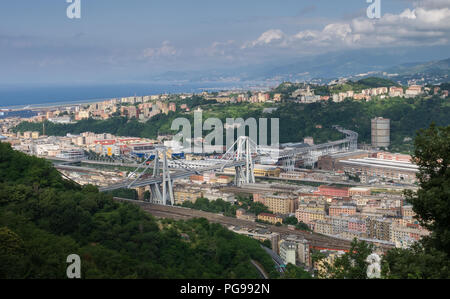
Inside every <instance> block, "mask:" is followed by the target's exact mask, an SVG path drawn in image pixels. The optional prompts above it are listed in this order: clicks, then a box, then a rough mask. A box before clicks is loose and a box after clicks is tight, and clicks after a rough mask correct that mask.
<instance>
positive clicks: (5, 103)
mask: <svg viewBox="0 0 450 299" xmlns="http://www.w3.org/2000/svg"><path fill="white" fill-rule="evenodd" d="M233 88H240V86H238V85H237V84H236V83H229V82H212V83H176V84H174V83H171V84H114V85H112V84H111V85H79V86H17V85H16V86H2V85H0V110H1V109H23V108H39V107H46V106H57V105H65V104H78V103H79V104H81V103H90V102H96V101H101V100H106V99H112V98H121V97H131V96H146V95H156V94H176V93H193V92H202V91H219V90H225V89H233Z"/></svg>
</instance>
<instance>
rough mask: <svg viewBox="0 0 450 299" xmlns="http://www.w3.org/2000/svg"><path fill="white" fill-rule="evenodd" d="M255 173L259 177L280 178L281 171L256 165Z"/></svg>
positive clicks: (268, 166) (273, 167)
mask: <svg viewBox="0 0 450 299" xmlns="http://www.w3.org/2000/svg"><path fill="white" fill-rule="evenodd" d="M253 173H254V174H255V176H257V177H279V176H280V173H281V169H280V168H278V167H275V166H270V165H255V168H254V171H253Z"/></svg>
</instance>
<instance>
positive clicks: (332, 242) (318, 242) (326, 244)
mask: <svg viewBox="0 0 450 299" xmlns="http://www.w3.org/2000/svg"><path fill="white" fill-rule="evenodd" d="M115 200H118V201H127V202H131V203H133V204H136V205H138V206H140V207H141V208H142V209H143V210H144V211H146V212H148V213H150V214H151V215H153V216H154V217H157V218H170V219H175V220H188V219H192V218H206V219H207V220H208V221H210V222H213V223H219V224H222V225H224V226H240V227H247V228H250V229H259V227H258V226H257V225H258V223H256V222H253V221H247V220H242V219H236V218H232V217H225V216H222V215H219V214H214V213H208V212H203V211H199V210H193V209H187V208H181V207H172V206H162V205H155V204H151V203H147V202H143V201H133V200H129V199H123V198H115ZM267 226H268V229H269V230H270V231H272V232H275V233H279V234H280V236H288V235H298V236H301V237H303V238H304V239H306V240H308V241H309V242H310V243H311V245H312V246H313V247H320V248H332V249H339V250H348V249H350V241H347V240H341V239H336V238H333V237H329V236H323V235H319V234H315V233H310V232H305V231H300V230H290V229H288V228H287V227H285V226H274V225H267Z"/></svg>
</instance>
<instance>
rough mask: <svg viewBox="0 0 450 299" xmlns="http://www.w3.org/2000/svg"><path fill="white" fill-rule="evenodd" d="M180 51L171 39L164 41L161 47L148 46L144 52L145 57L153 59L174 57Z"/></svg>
mask: <svg viewBox="0 0 450 299" xmlns="http://www.w3.org/2000/svg"><path fill="white" fill-rule="evenodd" d="M178 54H179V51H178V50H177V49H176V48H175V47H174V46H172V45H171V43H170V42H169V41H164V42H163V43H162V46H161V47H159V48H147V49H145V50H144V51H143V52H142V56H143V58H147V59H153V58H161V57H174V56H177V55H178Z"/></svg>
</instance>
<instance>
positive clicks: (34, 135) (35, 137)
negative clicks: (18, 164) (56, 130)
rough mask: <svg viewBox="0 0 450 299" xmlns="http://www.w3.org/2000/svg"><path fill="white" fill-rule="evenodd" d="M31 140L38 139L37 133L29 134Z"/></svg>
mask: <svg viewBox="0 0 450 299" xmlns="http://www.w3.org/2000/svg"><path fill="white" fill-rule="evenodd" d="M31 138H33V139H38V138H39V132H32V133H31Z"/></svg>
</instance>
